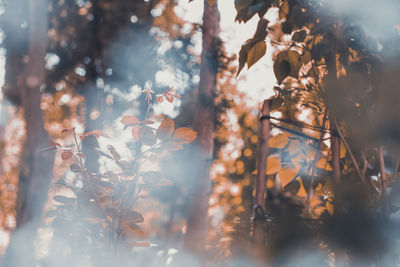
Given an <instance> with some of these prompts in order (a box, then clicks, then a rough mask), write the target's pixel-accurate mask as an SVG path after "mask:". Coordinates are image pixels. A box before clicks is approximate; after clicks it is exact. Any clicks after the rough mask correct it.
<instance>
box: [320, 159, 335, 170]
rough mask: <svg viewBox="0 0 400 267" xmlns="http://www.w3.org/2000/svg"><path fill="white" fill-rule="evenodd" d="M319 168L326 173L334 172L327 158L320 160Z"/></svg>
mask: <svg viewBox="0 0 400 267" xmlns="http://www.w3.org/2000/svg"><path fill="white" fill-rule="evenodd" d="M317 168H320V169H323V170H325V171H328V172H329V171H332V170H333V169H332V166H331V165H330V164H329V162H328V160H327V159H326V158H320V159H319V160H318V162H317Z"/></svg>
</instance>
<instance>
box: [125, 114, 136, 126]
mask: <svg viewBox="0 0 400 267" xmlns="http://www.w3.org/2000/svg"><path fill="white" fill-rule="evenodd" d="M121 123H122V124H123V125H124V126H126V125H135V124H139V120H138V118H136V117H135V116H132V115H126V116H123V117H122V119H121Z"/></svg>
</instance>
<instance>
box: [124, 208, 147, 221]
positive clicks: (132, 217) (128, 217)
mask: <svg viewBox="0 0 400 267" xmlns="http://www.w3.org/2000/svg"><path fill="white" fill-rule="evenodd" d="M124 220H125V221H129V222H134V223H142V222H144V218H143V215H142V214H141V213H139V212H137V211H134V210H129V211H127V212H125V213H124Z"/></svg>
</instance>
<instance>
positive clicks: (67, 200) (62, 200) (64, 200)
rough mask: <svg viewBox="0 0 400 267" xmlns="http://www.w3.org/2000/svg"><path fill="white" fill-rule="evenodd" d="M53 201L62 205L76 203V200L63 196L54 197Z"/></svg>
mask: <svg viewBox="0 0 400 267" xmlns="http://www.w3.org/2000/svg"><path fill="white" fill-rule="evenodd" d="M53 200H54V201H56V202H59V203H62V204H74V203H75V198H71V197H66V196H61V195H57V196H54V197H53Z"/></svg>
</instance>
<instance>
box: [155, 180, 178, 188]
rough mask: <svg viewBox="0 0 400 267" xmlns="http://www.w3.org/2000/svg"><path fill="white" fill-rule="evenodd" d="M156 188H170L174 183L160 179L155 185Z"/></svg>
mask: <svg viewBox="0 0 400 267" xmlns="http://www.w3.org/2000/svg"><path fill="white" fill-rule="evenodd" d="M157 185H158V186H172V185H174V183H173V182H172V181H170V180H167V179H160V181H159V182H158V183H157Z"/></svg>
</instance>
